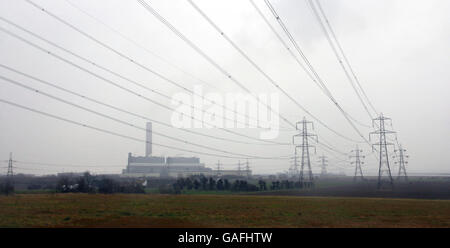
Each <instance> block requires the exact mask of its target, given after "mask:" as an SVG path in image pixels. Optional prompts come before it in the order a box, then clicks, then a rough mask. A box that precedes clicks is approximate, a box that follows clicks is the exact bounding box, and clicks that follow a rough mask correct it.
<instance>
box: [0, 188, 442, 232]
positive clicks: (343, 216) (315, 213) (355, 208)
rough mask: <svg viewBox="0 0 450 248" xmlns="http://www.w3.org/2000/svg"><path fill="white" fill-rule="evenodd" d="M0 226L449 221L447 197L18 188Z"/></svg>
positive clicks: (1, 204)
mask: <svg viewBox="0 0 450 248" xmlns="http://www.w3.org/2000/svg"><path fill="white" fill-rule="evenodd" d="M0 227H450V201H448V200H410V199H378V198H331V197H293V196H286V197H283V196H244V195H156V194H140V195H130V194H114V195H102V194H17V195H14V196H9V197H7V196H0Z"/></svg>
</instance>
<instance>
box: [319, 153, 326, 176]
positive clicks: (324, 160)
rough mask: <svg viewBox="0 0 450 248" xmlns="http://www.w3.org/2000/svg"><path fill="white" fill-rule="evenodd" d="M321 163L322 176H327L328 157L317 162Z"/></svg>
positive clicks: (323, 156) (320, 158)
mask: <svg viewBox="0 0 450 248" xmlns="http://www.w3.org/2000/svg"><path fill="white" fill-rule="evenodd" d="M317 162H319V163H320V169H321V170H320V175H321V176H326V175H327V166H328V160H327V156H325V155H323V154H322V156H320V157H319V160H318V161H317Z"/></svg>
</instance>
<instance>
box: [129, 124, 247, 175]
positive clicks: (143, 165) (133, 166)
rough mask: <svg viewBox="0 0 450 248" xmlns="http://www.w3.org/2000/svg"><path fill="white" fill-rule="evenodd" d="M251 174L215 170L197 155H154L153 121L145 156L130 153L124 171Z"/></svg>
mask: <svg viewBox="0 0 450 248" xmlns="http://www.w3.org/2000/svg"><path fill="white" fill-rule="evenodd" d="M242 174H244V175H247V176H250V175H251V170H250V168H249V167H246V168H245V170H239V169H238V170H224V169H220V168H219V169H218V170H213V169H212V168H208V167H205V164H204V163H201V162H200V158H197V157H178V156H177V157H163V156H152V123H151V122H147V125H146V143H145V156H133V154H131V153H128V164H127V167H126V169H124V170H123V171H122V176H126V177H162V178H167V177H188V176H193V175H204V176H218V175H220V176H241V175H242Z"/></svg>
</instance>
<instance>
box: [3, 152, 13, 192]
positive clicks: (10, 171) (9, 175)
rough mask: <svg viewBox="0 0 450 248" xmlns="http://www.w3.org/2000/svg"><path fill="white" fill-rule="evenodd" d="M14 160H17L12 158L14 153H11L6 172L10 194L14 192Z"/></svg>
mask: <svg viewBox="0 0 450 248" xmlns="http://www.w3.org/2000/svg"><path fill="white" fill-rule="evenodd" d="M13 162H15V161H14V160H13V159H12V153H11V152H10V153H9V160H8V172H7V174H6V185H5V186H6V188H5V191H6V194H7V195H9V194H10V193H13V192H14V171H13Z"/></svg>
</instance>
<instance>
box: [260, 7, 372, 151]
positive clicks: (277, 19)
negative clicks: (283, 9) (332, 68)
mask: <svg viewBox="0 0 450 248" xmlns="http://www.w3.org/2000/svg"><path fill="white" fill-rule="evenodd" d="M264 1H265V3H266V5H267V7H268V8H269V10H270V11H271V13H272V15H273V16H274V17H275V19H276V21H277V22H278V24H280V26H281V28H282V29H283V31H284V32H285V34H286V35H287V36H288V38H289V40H290V41H291V42H292V44H293V45H294V47H295V49H296V50H297V52H298V53H299V54H300V55H301V57H302V58H303V60H304V61H305V63H306V65H307V66H308V68H309V69H310V70H311V72H312V73H313V74H314V76H315V78H316V79H317V81H319V82H321V85H322V86H323V87H324V88H325V87H326V86H325V84H324V83H323V80H322V79H321V78H320V76H319V75H318V73H317V72H316V70H315V69H314V67H313V66H312V64H311V63H310V62H309V60H308V58H307V57H306V56H305V55H304V53H303V51H302V50H301V49H300V46H299V45H298V43H297V42H296V41H295V39H294V37H293V36H292V35H291V33H290V32H289V30H288V29H287V27H286V25H285V24H284V22H283V20H282V19H281V17H280V16H279V15H278V14H277V12H276V10H275V9H274V7H273V6H272V5H271V3H270V2H269V1H268V0H264ZM255 6H256V5H255ZM330 94H331V93H330ZM330 96H331V95H330ZM334 103H335V106H336V107H337V108H338V109H339V111H341V113H342V115H343V116H344V117H345V119H347V121H348V123H349V124H350V125H351V126H352V128H353V129H354V130H355V131H356V132H357V133H358V135H359V136H360V137H361V138H362V139H363V140H364V141H365V142H366V143H367V144H368V145H371V144H370V142H369V141H368V140H367V138H366V137H365V136H364V135H363V134H362V133H361V131H359V129H358V128H357V127H356V126H355V124H354V123H353V121H352V120H351V119H350V118H349V115H348V114H347V113H346V112H345V111H344V109H342V107H341V106H340V105H339V104H338V103H337V101H334ZM319 123H320V122H319ZM321 124H322V123H321ZM322 125H323V124H322Z"/></svg>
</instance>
